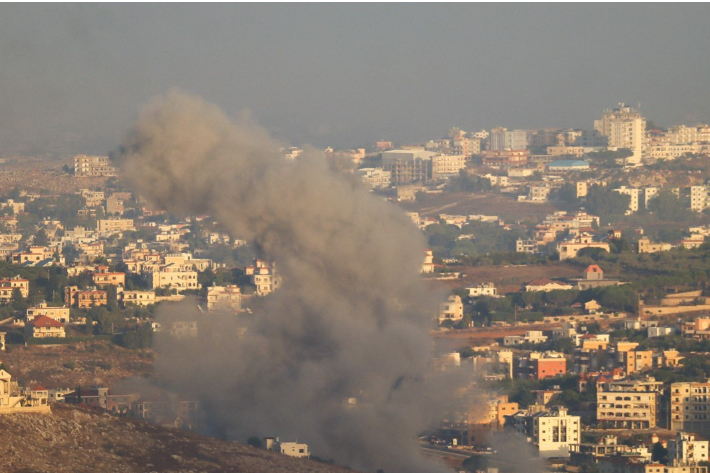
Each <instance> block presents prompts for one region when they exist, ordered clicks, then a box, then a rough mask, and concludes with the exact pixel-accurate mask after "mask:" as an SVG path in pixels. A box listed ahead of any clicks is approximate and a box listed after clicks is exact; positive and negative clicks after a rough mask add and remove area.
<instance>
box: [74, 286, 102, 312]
mask: <svg viewBox="0 0 710 473" xmlns="http://www.w3.org/2000/svg"><path fill="white" fill-rule="evenodd" d="M64 303H65V304H67V305H69V306H71V307H78V308H80V309H90V308H92V307H97V306H100V305H107V304H108V295H107V293H106V291H101V290H97V289H96V288H87V289H86V290H79V288H78V287H77V286H67V287H65V288H64Z"/></svg>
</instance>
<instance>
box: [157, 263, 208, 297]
mask: <svg viewBox="0 0 710 473" xmlns="http://www.w3.org/2000/svg"><path fill="white" fill-rule="evenodd" d="M151 269H152V270H151V271H149V272H147V273H146V276H147V278H148V282H149V284H150V285H151V287H152V288H153V289H158V288H167V289H175V290H177V292H182V291H185V290H189V289H200V284H199V283H198V282H197V271H195V270H194V269H192V268H191V267H189V266H176V265H173V264H164V265H160V266H158V267H157V268H151Z"/></svg>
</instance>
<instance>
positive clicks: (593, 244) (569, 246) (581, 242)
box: [557, 234, 610, 261]
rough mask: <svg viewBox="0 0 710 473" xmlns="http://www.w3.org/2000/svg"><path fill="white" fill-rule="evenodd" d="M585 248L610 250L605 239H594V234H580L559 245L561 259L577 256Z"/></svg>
mask: <svg viewBox="0 0 710 473" xmlns="http://www.w3.org/2000/svg"><path fill="white" fill-rule="evenodd" d="M584 248H600V249H602V250H604V251H606V252H609V251H610V248H609V243H607V242H605V241H594V237H593V236H592V235H588V234H580V235H578V236H576V237H574V238H572V239H570V240H567V241H565V242H562V243H560V244H559V245H557V251H558V252H559V258H560V261H563V260H566V259H569V258H575V257H576V256H577V253H579V252H580V251H581V250H582V249H584Z"/></svg>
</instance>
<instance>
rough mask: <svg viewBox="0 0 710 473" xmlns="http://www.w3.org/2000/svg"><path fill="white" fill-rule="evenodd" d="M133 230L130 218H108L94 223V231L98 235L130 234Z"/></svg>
mask: <svg viewBox="0 0 710 473" xmlns="http://www.w3.org/2000/svg"><path fill="white" fill-rule="evenodd" d="M133 230H135V227H134V226H133V219H130V218H109V219H100V220H97V221H96V231H97V232H98V233H99V234H100V235H111V234H113V233H120V232H132V231H133Z"/></svg>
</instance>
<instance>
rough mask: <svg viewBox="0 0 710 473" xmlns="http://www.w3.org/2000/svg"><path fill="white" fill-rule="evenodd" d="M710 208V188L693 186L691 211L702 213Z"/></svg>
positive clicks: (691, 189)
mask: <svg viewBox="0 0 710 473" xmlns="http://www.w3.org/2000/svg"><path fill="white" fill-rule="evenodd" d="M708 207H710V187H708V186H691V187H690V210H694V211H696V212H702V211H703V210H705V209H707V208H708Z"/></svg>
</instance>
